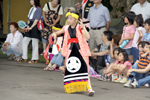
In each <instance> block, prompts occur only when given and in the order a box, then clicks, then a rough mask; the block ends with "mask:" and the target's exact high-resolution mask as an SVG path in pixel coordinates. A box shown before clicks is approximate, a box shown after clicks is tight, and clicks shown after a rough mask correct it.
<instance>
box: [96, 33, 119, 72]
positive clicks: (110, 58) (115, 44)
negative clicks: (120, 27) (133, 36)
mask: <svg viewBox="0 0 150 100" xmlns="http://www.w3.org/2000/svg"><path fill="white" fill-rule="evenodd" d="M120 39H121V35H120V34H115V35H113V36H112V41H111V42H109V45H110V51H109V53H108V55H106V56H107V59H106V56H105V62H106V67H105V68H104V69H102V70H100V72H99V73H100V75H103V71H105V70H106V69H107V68H108V67H109V65H110V64H111V63H115V62H116V59H115V57H114V53H113V51H114V49H115V48H118V47H119V41H120Z"/></svg>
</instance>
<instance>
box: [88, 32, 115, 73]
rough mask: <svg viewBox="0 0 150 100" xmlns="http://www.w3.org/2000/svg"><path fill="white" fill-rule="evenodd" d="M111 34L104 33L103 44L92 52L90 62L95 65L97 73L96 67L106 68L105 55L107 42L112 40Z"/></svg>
mask: <svg viewBox="0 0 150 100" xmlns="http://www.w3.org/2000/svg"><path fill="white" fill-rule="evenodd" d="M112 35H113V33H112V32H111V31H104V33H103V36H102V41H103V43H102V44H100V45H99V46H98V47H97V48H96V49H94V50H93V51H92V53H91V54H92V57H90V61H91V63H92V64H93V65H95V71H96V72H97V66H101V67H106V64H105V55H107V54H108V53H109V49H110V47H109V42H110V41H111V40H112Z"/></svg>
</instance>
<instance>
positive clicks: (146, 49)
mask: <svg viewBox="0 0 150 100" xmlns="http://www.w3.org/2000/svg"><path fill="white" fill-rule="evenodd" d="M141 46H142V48H143V51H141V52H140V53H139V62H138V64H134V66H132V67H134V68H137V69H145V68H146V67H147V66H148V65H149V63H150V43H149V42H146V41H143V43H142V44H141ZM135 66H136V67H135ZM148 74H149V73H148V72H147V73H142V74H141V73H136V72H132V73H131V75H130V77H129V78H128V82H127V83H126V84H124V87H130V86H131V83H132V81H133V80H134V79H136V80H139V79H142V78H144V77H146V76H148Z"/></svg>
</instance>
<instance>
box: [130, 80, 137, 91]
mask: <svg viewBox="0 0 150 100" xmlns="http://www.w3.org/2000/svg"><path fill="white" fill-rule="evenodd" d="M137 85H138V83H137V81H136V79H134V82H133V83H131V86H132V88H133V89H135V88H136V87H137Z"/></svg>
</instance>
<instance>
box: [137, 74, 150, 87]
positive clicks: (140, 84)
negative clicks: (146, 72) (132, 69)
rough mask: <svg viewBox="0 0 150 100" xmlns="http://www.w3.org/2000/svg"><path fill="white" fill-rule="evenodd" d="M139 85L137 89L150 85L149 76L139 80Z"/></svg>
mask: <svg viewBox="0 0 150 100" xmlns="http://www.w3.org/2000/svg"><path fill="white" fill-rule="evenodd" d="M137 83H138V85H137V87H140V86H143V85H145V84H146V83H148V84H149V85H150V76H147V77H145V78H142V79H140V80H138V81H137Z"/></svg>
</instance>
